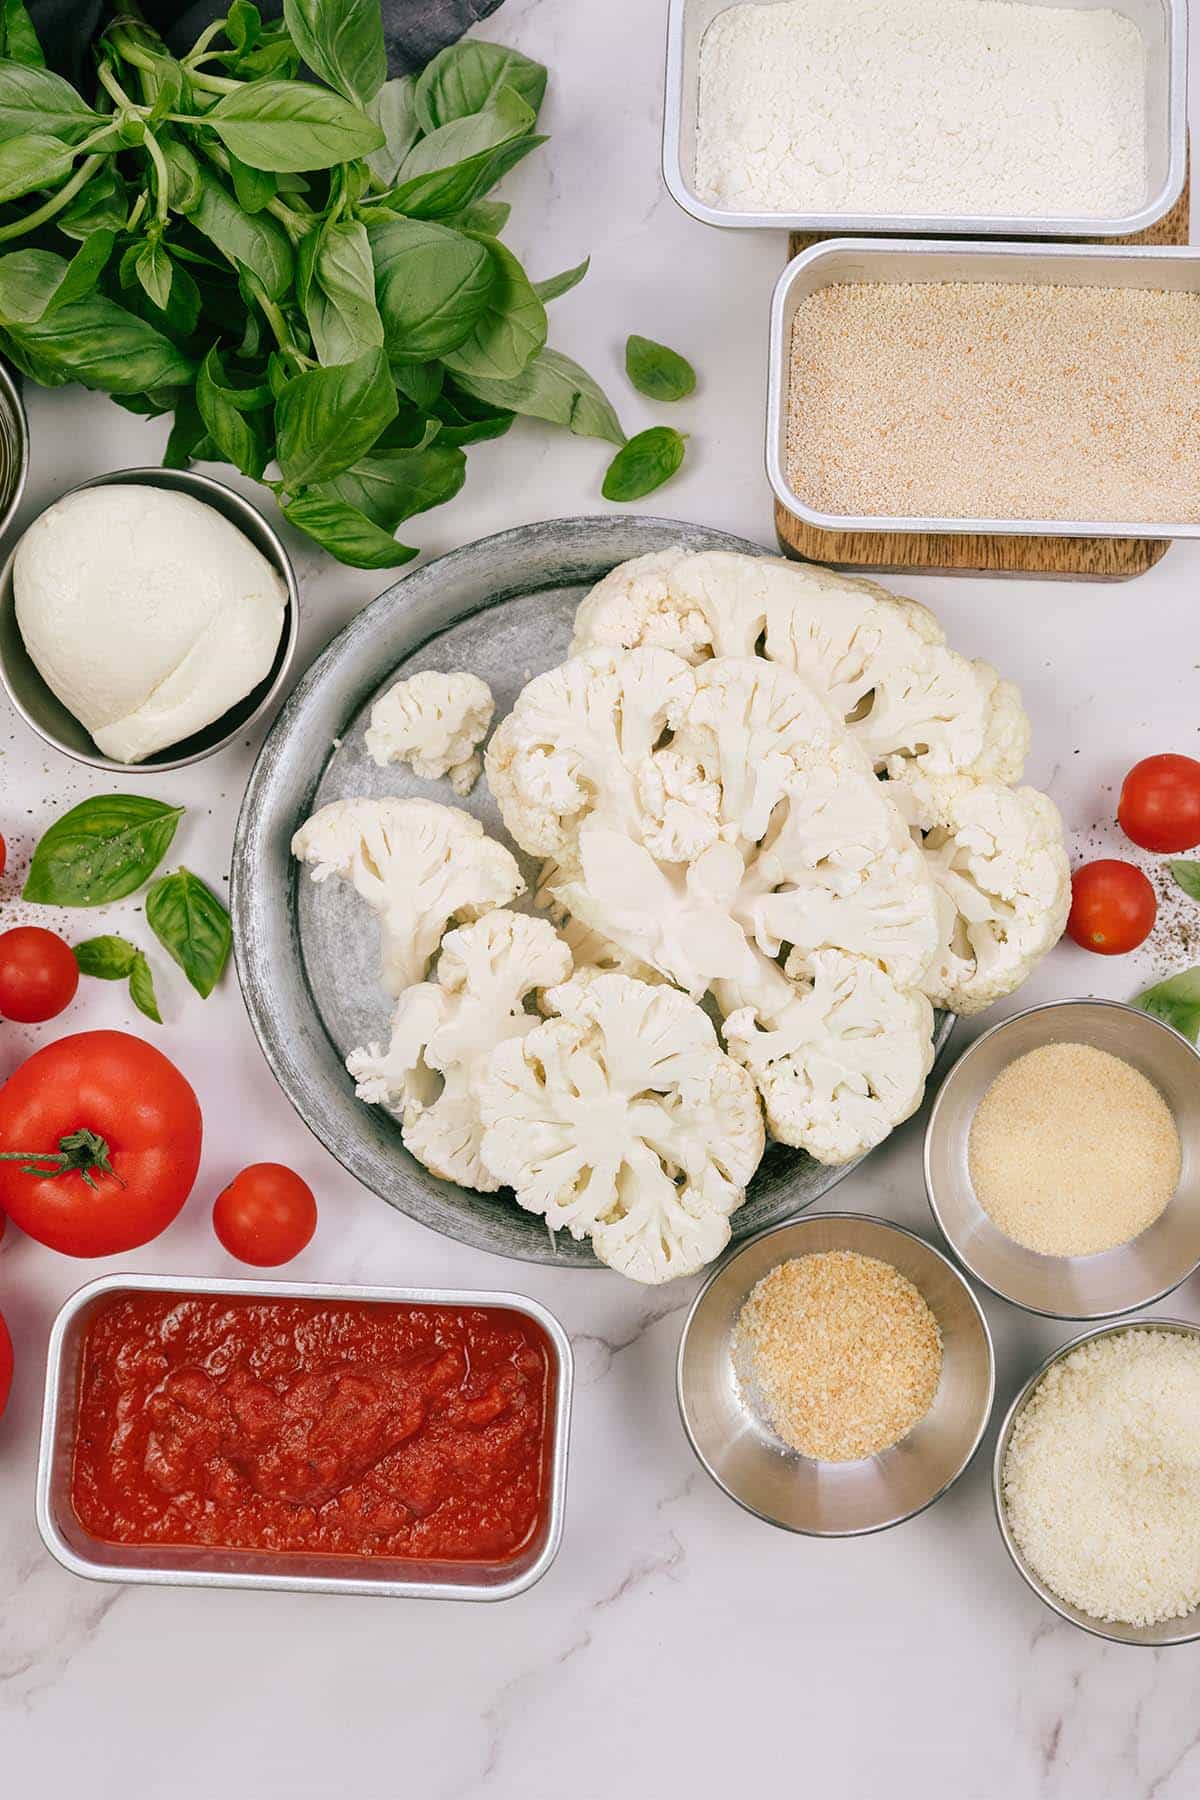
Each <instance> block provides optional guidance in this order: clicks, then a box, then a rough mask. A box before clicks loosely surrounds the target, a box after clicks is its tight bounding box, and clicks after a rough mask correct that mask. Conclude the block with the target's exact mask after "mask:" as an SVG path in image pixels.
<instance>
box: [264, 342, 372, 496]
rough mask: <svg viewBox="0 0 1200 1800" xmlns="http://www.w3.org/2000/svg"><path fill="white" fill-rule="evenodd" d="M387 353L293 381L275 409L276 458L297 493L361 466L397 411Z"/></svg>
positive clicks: (308, 373)
mask: <svg viewBox="0 0 1200 1800" xmlns="http://www.w3.org/2000/svg"><path fill="white" fill-rule="evenodd" d="M397 410H398V407H397V401H396V389H395V387H394V385H393V383H392V378H391V375H390V373H389V372H388V364H387V357H386V356H385V355H384V353H383V351H382V350H369V351H367V352H366V354H365V355H363V356H358V357H355V359H354V361H353V362H348V363H338V364H337V365H336V366H335V367H333V368H331V369H308V370H306V371H305V373H304V374H303V375H297V376H296V378H295V379H294V380H293V381H289V382H288V384H287V386H286V387H285V388H284V390H283V393H282V394H281V395H280V397H279V400H278V401H277V403H276V407H275V426H276V431H277V434H278V447H277V455H278V458H279V467H280V469H281V470H282V472H283V479H284V481H285V483H286V484H287V486H288V487H289V488H290V489H292V490H293V492H294V491H295V490H296V489H297V488H301V487H307V486H309V485H310V483H313V482H320V481H326V480H328V479H329V477H330V476H331V475H338V474H340V473H341V471H342V470H343V469H348V468H349V467H350V465H351V464H352V463H356V462H357V461H358V459H359V457H360V456H362V455H364V454H365V452H366V451H368V450H369V449H370V448H371V445H372V444H373V443H374V442H375V439H376V438H377V437H378V436H379V434H380V432H381V431H382V430H383V429H384V427H385V426H386V425H388V424H390V423H391V421H392V420H393V419H394V418H395V416H396V413H397Z"/></svg>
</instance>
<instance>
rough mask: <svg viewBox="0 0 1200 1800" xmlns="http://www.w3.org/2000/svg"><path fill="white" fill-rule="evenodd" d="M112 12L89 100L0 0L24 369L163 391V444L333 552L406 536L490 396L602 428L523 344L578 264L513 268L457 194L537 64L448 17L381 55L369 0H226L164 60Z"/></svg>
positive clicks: (156, 409)
mask: <svg viewBox="0 0 1200 1800" xmlns="http://www.w3.org/2000/svg"><path fill="white" fill-rule="evenodd" d="M131 10H132V9H125V10H124V11H123V12H122V16H121V17H119V18H118V19H117V20H115V21H114V23H112V24H111V25H110V26H109V27H108V29H107V30H106V31H105V33H104V34H103V36H102V37H101V39H100V42H99V45H98V47H97V89H96V92H95V93H94V95H93V96H92V98H91V100H90V101H89V100H87V99H85V98H84V96H83V95H82V94H80V93H78V92H77V91H76V89H75V88H74V87H72V86H71V85H70V83H68V82H66V81H64V80H63V79H62V78H61V77H59V76H58V75H55V74H53V73H52V72H51V71H49V70H48V69H46V68H45V67H44V66H43V62H42V56H41V50H40V47H39V45H38V41H37V37H36V34H35V33H34V31H33V28H32V26H31V25H30V23H29V19H28V15H27V14H26V12H25V8H24V6H23V5H22V4H21V0H4V4H3V31H4V35H3V45H4V49H5V55H4V57H3V58H0V350H3V352H4V354H5V355H7V356H8V357H9V359H10V360H11V361H12V362H14V363H15V364H16V365H17V367H18V368H20V369H21V370H23V371H24V373H25V374H26V375H27V376H29V377H30V378H31V379H32V380H34V381H36V382H39V383H41V384H42V385H43V386H48V387H56V386H61V385H63V384H65V383H67V382H72V381H77V382H81V383H82V384H83V385H84V386H85V387H89V388H99V389H101V390H103V391H104V392H106V393H108V394H111V395H112V396H113V398H114V399H115V400H116V401H117V402H118V403H119V404H120V405H122V406H124V407H127V408H128V409H129V410H130V411H131V412H135V413H141V414H147V415H155V414H160V413H171V414H173V415H174V420H173V425H172V429H171V435H170V440H169V443H168V448H167V455H166V461H167V463H168V464H169V465H170V466H171V467H176V468H178V467H183V466H185V465H187V464H188V463H190V462H193V461H223V462H229V463H232V464H233V465H234V466H235V467H236V468H238V469H240V470H241V471H242V473H243V474H246V475H249V476H252V477H253V478H254V479H255V480H265V481H267V485H268V486H270V487H271V488H272V489H273V491H274V492H275V494H276V495H277V497H278V500H279V503H280V506H281V507H282V510H283V512H284V514H285V516H286V517H287V518H288V519H290V520H291V522H292V524H293V525H295V526H297V527H298V528H299V529H300V530H301V531H304V532H306V533H307V534H308V535H309V536H310V537H311V538H314V539H315V540H316V541H317V542H318V543H319V544H321V545H322V546H323V547H324V548H325V549H326V550H328V551H330V552H331V553H332V554H333V555H334V556H336V557H338V558H339V559H340V560H341V561H342V562H346V563H351V564H353V565H354V566H355V567H357V568H372V569H382V568H393V567H397V566H398V565H400V564H402V563H405V562H407V561H408V560H409V559H410V558H411V557H412V556H415V555H416V551H415V550H413V549H410V548H409V547H408V546H406V545H404V544H401V543H398V542H397V541H396V539H395V535H394V534H395V532H396V530H397V529H398V527H399V526H400V525H401V524H402V522H403V521H404V520H406V519H408V518H410V517H412V516H413V515H414V514H415V513H419V512H423V511H425V510H426V509H427V508H429V507H431V506H439V505H441V504H442V503H443V502H444V501H446V500H449V499H452V498H453V496H454V495H455V494H456V493H457V492H458V490H459V488H460V487H461V486H462V483H463V479H464V475H465V468H466V458H465V456H464V447H465V446H466V445H468V444H471V443H474V442H477V441H479V440H481V439H484V438H494V437H500V436H501V435H502V434H503V433H504V432H506V431H507V430H508V428H509V426H510V425H511V423H512V420H513V417H514V415H515V414H517V413H525V414H530V415H532V416H533V417H535V418H539V419H545V420H549V421H551V422H552V423H554V424H558V425H563V426H566V427H567V428H568V429H569V430H571V431H573V432H575V433H577V434H580V435H583V436H589V437H598V438H603V439H607V440H608V441H609V442H611V443H613V444H617V445H622V444H623V443H624V442H625V435H624V432H623V431H622V429H621V426H620V423H619V421H618V419H617V416H616V414H615V412H614V411H613V408H612V406H611V405H610V404H609V402H608V400H607V399H606V398H605V396H604V394H603V393H602V391H601V390H600V388H599V387H598V386H597V384H596V383H595V381H593V380H592V378H591V376H590V375H588V374H587V373H586V372H585V371H584V370H583V369H581V368H580V367H579V366H578V364H576V363H574V362H572V361H571V359H570V358H569V357H566V356H564V355H562V353H561V352H559V351H554V350H550V349H548V348H547V347H546V334H547V322H546V304H547V301H548V300H551V299H553V298H555V297H556V296H557V295H558V294H561V293H564V292H566V291H567V289H568V288H569V287H570V286H573V285H574V283H575V282H576V281H577V280H579V279H581V278H582V275H583V273H584V272H585V270H586V264H583V265H581V266H580V267H579V268H578V269H573V270H569V271H566V272H564V274H562V275H560V276H552V277H550V278H549V279H548V280H546V281H543V282H541V283H537V284H535V283H533V282H531V281H530V280H529V278H528V276H527V275H526V273H525V271H524V269H523V268H522V267H521V264H520V263H519V262H518V260H517V258H516V257H515V256H514V255H513V254H512V252H511V250H509V249H508V248H507V247H506V246H505V245H504V244H503V243H502V242H501V240H500V233H501V232H502V231H503V229H504V226H505V223H506V221H507V218H508V208H507V206H504V205H502V204H500V203H499V202H496V201H494V200H489V199H487V198H485V196H486V195H487V194H488V193H489V191H490V190H491V189H492V188H493V187H494V186H495V184H496V183H497V182H498V181H499V180H500V178H501V176H503V175H504V174H505V173H506V172H507V171H508V170H509V169H511V168H513V167H514V166H515V164H517V163H518V162H520V161H521V159H522V158H523V157H525V156H527V155H528V154H529V152H530V151H531V150H533V149H535V148H536V147H537V146H538V145H539V144H541V143H544V142H545V139H544V138H543V137H539V136H538V135H537V134H536V131H535V125H536V121H537V114H538V109H539V107H540V105H541V101H542V96H543V93H544V91H545V86H546V71H545V69H544V68H543V67H542V66H541V64H539V63H535V62H532V61H530V60H529V58H527V57H524V56H521V55H519V54H518V53H517V52H516V51H513V50H507V49H504V48H502V47H500V46H497V45H494V44H488V43H482V42H475V41H473V40H469V39H468V40H464V41H463V42H461V43H459V44H456V45H453V46H451V47H450V48H449V49H447V50H444V51H443V52H441V54H440V55H438V56H436V57H435V58H434V59H433V61H432V62H430V63H429V64H428V66H427V67H426V68H425V69H424V71H423V72H422V73H421V74H420V75H419V76H411V75H409V76H404V77H402V78H400V79H399V80H393V81H389V80H387V79H386V76H387V64H386V57H385V53H384V40H383V28H382V24H381V20H380V10H379V5H378V0H284V7H283V17H282V19H280V20H278V21H271V22H266V21H264V20H263V19H262V18H261V17H260V15H259V12H258V10H257V8H256V7H255V6H253V5H250V4H248V0H233V4H232V5H231V6H230V8H229V12H228V15H227V16H226V17H225V18H224V19H222V20H220V21H218V22H217V23H215V24H213V25H211V26H210V27H209V28H208V29H207V30H206V31H204V32H203V33H202V34H201V36H200V38H199V39H198V40H197V42H196V44H195V46H194V47H193V49H192V50H191V51H190V52H189V53H188V54H187V55H186V56H183V57H182V58H176V57H174V56H172V55H171V54H170V53H169V51H168V50H167V48H166V46H165V45H164V43H163V42H162V40H161V39H160V38H159V37H158V36H157V35H156V34H155V33H154V32H153V31H151V30H150V29H149V28H148V27H147V26H146V25H145V24H144V23H142V22H141V21H140V20H138V19H137V18H136V17H130V16H129V13H130V11H131ZM302 66H303V68H304V69H306V70H308V71H311V73H312V75H313V76H314V77H315V80H310V79H308V77H307V75H305V76H303V77H302V76H301V68H302ZM17 240H21V247H19V248H13V249H10V250H7V251H5V250H3V246H4V245H7V244H15V243H16V242H17ZM275 470H277V471H278V474H277V476H275V477H274V478H269V473H270V472H272V471H275Z"/></svg>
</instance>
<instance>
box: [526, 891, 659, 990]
mask: <svg viewBox="0 0 1200 1800" xmlns="http://www.w3.org/2000/svg"><path fill="white" fill-rule="evenodd" d="M559 934H560V936H561V937H562V939H563V942H564V943H565V944H566V946H567V948H568V950H569V951H570V952H571V961H572V963H573V965H574V971H575V977H576V979H577V980H579V981H590V980H592V979H593V978H594V977H595V976H597V975H632V976H633V978H634V980H635V981H646V982H649V983H650V984H651V985H652V986H653V985H655V984H656V983H658V982H660V981H664V980H665V979H666V977H665V976H664V975H661V974H660V973H659V971H658V970H657V969H656V968H654V967H653V966H652V965H651V964H650V963H648V962H643V961H642V959H641V958H640V957H638V956H633V955H631V954H630V952H629V951H628V950H624V949H622V947H621V945H620V944H614V943H613V941H612V939H611V938H606V937H605V935H604V933H603V932H602V931H594V930H593V929H592V927H591V926H590V925H585V924H584V922H583V920H582V919H572V918H570V917H568V916H566V915H565V913H564V918H563V923H562V924H561V925H560V926H559ZM545 1010H547V1008H546V1006H545V1005H543V1011H545Z"/></svg>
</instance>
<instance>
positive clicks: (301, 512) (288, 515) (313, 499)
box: [283, 488, 417, 569]
mask: <svg viewBox="0 0 1200 1800" xmlns="http://www.w3.org/2000/svg"><path fill="white" fill-rule="evenodd" d="M283 516H284V518H285V519H287V520H289V521H290V522H291V524H293V525H295V526H296V527H297V529H298V530H300V531H303V532H304V533H305V534H306V536H308V537H310V538H312V539H313V540H314V541H315V542H316V543H318V544H320V546H321V548H322V549H323V550H328V551H329V553H330V555H331V556H336V557H337V559H338V561H339V562H344V563H348V564H349V565H350V567H351V568H352V569H398V568H399V567H400V566H401V564H402V563H406V562H411V561H412V559H413V557H414V556H416V554H417V552H416V551H415V550H412V549H410V548H409V546H408V545H407V544H398V543H397V542H396V540H395V538H393V537H390V536H389V535H388V533H387V532H386V531H382V530H381V529H380V527H379V526H378V525H376V524H374V522H373V521H372V520H370V519H368V517H367V515H366V514H365V513H364V512H360V511H359V510H358V508H357V507H355V506H348V505H347V503H346V502H345V501H344V500H342V499H339V498H338V496H337V495H336V494H333V493H323V492H321V491H320V490H319V489H316V488H312V489H309V490H308V491H307V492H305V493H303V494H297V495H296V496H295V497H294V498H293V499H291V500H288V501H287V502H286V503H285V504H284V506H283Z"/></svg>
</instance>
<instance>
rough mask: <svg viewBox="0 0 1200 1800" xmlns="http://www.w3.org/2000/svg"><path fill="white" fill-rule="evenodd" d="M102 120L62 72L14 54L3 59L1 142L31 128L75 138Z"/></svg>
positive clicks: (0, 77) (0, 73)
mask: <svg viewBox="0 0 1200 1800" xmlns="http://www.w3.org/2000/svg"><path fill="white" fill-rule="evenodd" d="M103 123H104V118H103V115H102V114H101V113H98V112H93V111H92V108H91V107H90V106H89V105H88V104H87V102H86V100H84V99H83V98H82V97H81V96H80V95H79V94H77V93H76V91H75V89H74V88H73V87H72V86H71V84H70V82H69V81H64V80H63V78H62V76H61V75H55V74H54V73H53V72H52V71H51V70H50V69H45V68H39V67H37V66H35V65H31V64H30V63H28V62H26V61H23V60H13V59H12V58H11V56H10V57H9V58H7V59H4V60H0V143H7V142H8V140H9V139H11V138H20V137H25V136H27V135H28V134H29V133H31V132H40V133H42V134H43V135H44V136H46V137H52V138H66V139H70V140H71V141H72V142H74V141H76V140H77V139H79V138H81V137H83V136H84V135H85V134H86V133H87V132H89V131H94V130H95V129H96V128H97V127H98V126H99V125H102V124H103Z"/></svg>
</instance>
